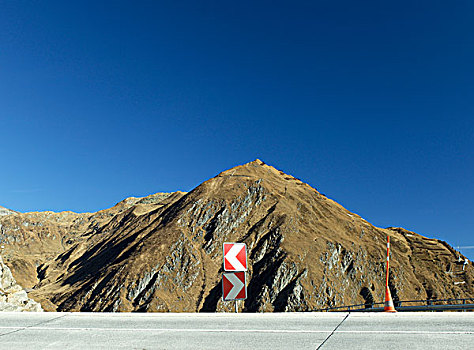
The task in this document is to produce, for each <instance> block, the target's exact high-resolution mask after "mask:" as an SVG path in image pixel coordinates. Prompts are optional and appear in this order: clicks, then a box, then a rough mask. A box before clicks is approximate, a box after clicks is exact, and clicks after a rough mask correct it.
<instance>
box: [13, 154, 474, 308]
mask: <svg viewBox="0 0 474 350" xmlns="http://www.w3.org/2000/svg"><path fill="white" fill-rule="evenodd" d="M145 198H148V197H145ZM128 200H129V204H130V205H129V206H128V205H126V204H124V203H123V202H124V201H127V199H126V200H124V201H121V202H119V203H118V204H117V205H119V204H120V203H122V205H125V207H123V208H121V205H120V206H119V207H120V208H119V207H117V205H116V206H114V207H113V208H115V209H114V210H115V211H113V212H106V213H109V214H110V215H108V216H107V218H106V219H103V220H99V219H100V218H99V219H98V218H96V219H95V222H96V223H95V224H91V222H87V223H88V225H86V224H83V225H82V226H80V227H82V231H81V232H78V233H77V234H76V235H75V236H74V237H73V240H72V243H71V244H69V245H67V246H64V247H63V249H60V251H59V250H58V251H57V252H56V255H54V254H51V255H50V256H49V257H48V259H43V260H42V261H41V263H40V264H38V265H37V266H36V271H35V272H36V273H37V276H36V279H35V282H36V283H33V284H32V285H31V287H32V288H33V290H32V291H31V293H30V294H31V296H32V297H33V298H35V299H36V300H39V301H41V303H42V305H43V307H44V308H45V309H46V310H58V311H148V312H153V311H178V312H179V311H191V312H195V311H201V312H203V311H225V310H230V309H231V308H232V306H231V305H229V303H225V302H223V301H222V300H221V298H220V297H221V296H220V293H221V288H220V278H221V273H222V256H221V254H222V252H221V245H222V242H224V241H235V242H244V243H246V244H247V247H248V257H249V271H248V273H247V274H248V282H249V283H248V294H249V298H248V299H247V300H246V301H245V302H243V305H242V308H243V309H244V310H245V311H249V312H263V311H265V312H269V311H307V310H312V309H317V308H320V307H326V306H334V305H340V304H350V303H364V302H368V301H370V300H376V301H382V300H381V296H382V295H383V290H384V287H385V285H384V282H385V279H384V261H385V256H384V255H385V241H386V236H387V235H389V236H391V239H392V270H391V271H392V272H391V276H390V278H389V282H390V287H391V291H392V294H393V295H394V299H395V300H397V299H407V298H408V299H415V298H417V299H420V298H421V299H423V298H435V297H465V296H471V297H472V296H473V295H474V293H473V291H474V289H473V288H474V286H473V280H474V279H473V271H472V266H471V265H470V264H469V265H468V266H467V267H466V268H465V270H464V267H463V270H462V271H461V265H460V264H459V263H457V261H458V260H459V257H460V255H459V253H458V252H456V251H455V250H454V249H453V248H452V247H450V246H449V245H447V243H445V242H441V241H438V240H435V239H428V238H426V237H423V236H420V235H418V234H416V233H413V232H410V231H407V230H404V229H401V228H388V229H382V228H377V227H375V226H373V225H371V224H370V223H369V222H367V221H366V220H365V219H363V218H361V217H360V216H359V215H357V214H355V213H352V212H350V211H348V210H347V209H345V208H344V207H343V206H341V205H340V204H338V203H337V202H335V201H333V200H331V199H329V198H327V197H326V196H324V195H322V194H320V193H319V192H318V191H317V190H316V189H315V188H313V187H311V186H310V185H308V184H306V183H304V182H302V181H301V180H299V179H297V178H295V177H294V176H291V175H288V174H286V173H284V172H282V171H280V170H277V169H275V168H274V167H272V166H269V165H267V164H265V163H264V162H262V161H261V160H258V159H257V160H255V161H253V162H249V163H246V164H244V165H240V166H237V167H234V168H231V169H228V170H225V171H223V172H221V173H219V174H218V175H216V176H215V177H213V178H211V179H209V180H207V181H205V182H203V183H202V184H201V185H199V186H197V187H196V188H195V189H193V190H192V191H190V192H188V193H183V192H175V193H172V194H169V195H167V196H163V197H160V196H159V195H158V196H157V197H156V198H155V199H154V200H151V202H152V203H144V202H142V203H139V202H140V200H138V201H136V200H135V199H132V200H130V199H128ZM145 202H146V201H145ZM116 207H117V208H116ZM117 210H118V211H117ZM95 214H97V213H95ZM102 214H104V213H102ZM92 215H94V214H92ZM76 220H79V221H80V218H77V219H76ZM73 221H74V220H73ZM20 251H21V249H20V248H18V254H17V256H18V257H21V254H20ZM458 262H459V261H458ZM20 270H21V269H19V268H18V269H17V271H20Z"/></svg>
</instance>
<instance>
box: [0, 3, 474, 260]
mask: <svg viewBox="0 0 474 350" xmlns="http://www.w3.org/2000/svg"><path fill="white" fill-rule="evenodd" d="M473 62H474V3H473V2H472V1H468V0H465V1H455V2H448V1H392V2H386V1H382V2H381V1H365V2H354V1H303V2H298V1H291V2H288V1H285V2H279V1H259V2H258V3H256V2H253V1H209V2H208V1H128V2H123V1H108V2H97V1H81V2H70V1H45V2H40V1H3V2H2V3H1V4H0V154H1V158H0V164H1V165H0V205H3V206H5V207H8V208H12V209H15V210H19V211H31V210H47V209H51V210H55V211H60V210H74V211H96V210H99V209H102V208H106V207H110V206H112V205H113V204H114V203H115V202H118V201H120V200H121V199H123V198H125V197H127V196H145V195H148V194H151V193H154V192H159V191H166V192H168V191H175V190H183V191H189V190H191V189H192V188H194V187H195V186H197V185H198V184H200V183H201V182H203V181H205V180H207V179H209V178H210V177H212V176H214V175H216V174H217V173H219V172H220V171H222V170H225V169H228V168H230V167H232V166H234V165H238V164H242V163H246V162H248V161H252V160H253V159H255V158H260V159H262V160H263V161H265V162H267V163H268V164H271V165H273V166H275V167H277V168H279V169H281V170H283V171H285V172H287V173H290V174H292V175H294V176H296V177H298V178H301V179H302V180H303V181H305V182H307V183H309V184H311V185H312V186H314V187H316V188H317V189H318V190H319V191H320V192H322V193H325V194H326V195H327V196H329V197H330V198H333V199H335V200H336V201H338V202H340V203H341V204H343V205H344V206H346V207H347V208H348V209H349V210H351V211H354V212H356V213H358V214H359V215H361V216H363V217H364V218H366V219H367V220H368V221H370V222H372V223H374V224H375V225H378V226H381V227H386V226H403V227H405V228H407V229H410V230H414V231H416V232H418V233H421V234H424V235H426V236H429V237H436V238H440V239H444V240H447V241H448V242H449V243H451V244H452V245H474V201H473V198H474V184H473V182H474V181H473V180H474V176H473V174H474V157H473V153H474V105H473V104H474V64H473ZM465 253H466V254H467V255H468V256H470V257H471V258H474V250H470V251H467V250H466V251H465Z"/></svg>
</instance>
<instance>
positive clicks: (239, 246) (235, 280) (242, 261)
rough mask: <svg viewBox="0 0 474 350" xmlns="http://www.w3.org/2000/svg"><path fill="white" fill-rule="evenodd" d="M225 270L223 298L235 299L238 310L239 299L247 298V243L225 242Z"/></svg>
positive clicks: (223, 248) (236, 310)
mask: <svg viewBox="0 0 474 350" xmlns="http://www.w3.org/2000/svg"><path fill="white" fill-rule="evenodd" d="M222 252H223V265H224V271H226V272H225V273H224V274H223V275H222V300H224V301H231V300H234V306H235V312H236V313H237V312H238V305H237V300H245V299H246V298H247V276H246V273H245V271H247V246H246V245H245V243H227V242H226V243H224V244H223V245H222Z"/></svg>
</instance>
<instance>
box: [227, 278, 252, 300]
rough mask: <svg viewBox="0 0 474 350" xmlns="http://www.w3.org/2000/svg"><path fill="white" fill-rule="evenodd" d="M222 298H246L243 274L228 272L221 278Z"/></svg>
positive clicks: (245, 284)
mask: <svg viewBox="0 0 474 350" xmlns="http://www.w3.org/2000/svg"><path fill="white" fill-rule="evenodd" d="M222 298H223V299H224V300H239V299H245V298H247V283H246V281H245V272H243V271H242V272H228V273H224V275H223V276H222Z"/></svg>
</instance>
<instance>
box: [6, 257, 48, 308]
mask: <svg viewBox="0 0 474 350" xmlns="http://www.w3.org/2000/svg"><path fill="white" fill-rule="evenodd" d="M0 311H36V312H38V311H43V309H42V308H41V305H40V304H39V303H37V302H36V301H34V300H32V299H30V298H28V295H27V294H26V291H25V290H24V289H23V288H22V287H21V286H20V285H18V284H17V283H16V281H15V279H14V278H13V275H12V273H11V271H10V269H9V268H8V267H7V266H6V265H5V264H4V263H3V261H2V258H1V257H0Z"/></svg>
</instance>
